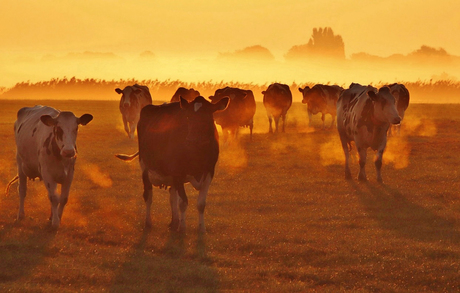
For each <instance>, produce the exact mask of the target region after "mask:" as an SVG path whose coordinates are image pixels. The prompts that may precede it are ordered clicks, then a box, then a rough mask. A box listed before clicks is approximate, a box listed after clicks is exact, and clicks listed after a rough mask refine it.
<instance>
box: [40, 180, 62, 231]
mask: <svg viewBox="0 0 460 293" xmlns="http://www.w3.org/2000/svg"><path fill="white" fill-rule="evenodd" d="M43 182H44V183H45V186H46V189H47V190H48V198H49V200H50V203H51V226H52V227H53V228H54V229H57V228H59V224H60V222H61V219H60V218H59V212H58V207H59V196H58V194H57V193H56V188H57V183H56V182H54V181H53V180H47V179H45V178H43Z"/></svg>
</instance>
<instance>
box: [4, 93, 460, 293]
mask: <svg viewBox="0 0 460 293" xmlns="http://www.w3.org/2000/svg"><path fill="white" fill-rule="evenodd" d="M34 104H47V105H51V106H54V107H57V108H59V109H62V110H71V111H73V112H74V113H75V114H77V115H82V114H84V113H91V114H93V115H94V120H93V121H92V122H91V123H90V124H88V125H87V126H85V127H80V130H79V136H78V151H79V154H78V159H77V165H76V175H75V179H74V182H73V185H72V189H71V194H70V198H69V203H68V205H67V208H66V210H65V211H64V216H63V219H62V225H61V227H60V228H59V230H58V231H57V232H54V231H52V230H51V229H50V228H49V223H48V220H47V218H48V216H49V212H50V206H49V201H48V199H47V195H46V189H45V187H44V186H43V184H42V182H39V181H35V182H29V184H28V188H29V189H28V195H27V198H26V205H25V211H26V218H25V219H24V220H23V221H21V222H16V221H15V218H16V213H17V207H18V196H17V184H15V185H13V188H12V189H11V191H10V193H9V195H8V196H4V195H0V259H1V260H0V290H1V291H2V292H5V291H8V290H11V291H21V292H26V291H33V292H37V291H46V292H53V291H58V290H59V292H66V291H68V292H74V291H80V290H81V291H84V292H91V291H95V292H101V291H111V292H128V291H141V292H148V291H151V292H156V291H159V292H163V291H167V292H182V291H183V292H219V291H235V292H240V291H247V292H258V291H260V292H287V291H291V292H292V291H293V292H295V291H298V292H305V291H310V290H318V291H329V292H337V291H353V292H356V291H362V292H366V291H386V292H388V291H390V292H406V291H411V292H420V291H456V290H458V288H460V277H459V274H458V272H459V270H460V262H459V259H460V221H459V220H460V194H459V185H460V183H459V181H460V180H459V174H458V171H459V165H460V156H459V153H460V143H459V141H460V131H459V129H460V105H429V104H413V105H411V106H410V107H409V109H408V111H407V116H406V119H405V121H404V122H403V128H402V130H401V135H400V136H398V137H392V138H391V139H390V141H389V144H388V150H387V152H386V153H385V154H384V166H383V173H382V174H383V180H384V182H385V184H383V185H381V184H378V183H377V182H376V180H375V170H374V166H373V161H372V154H371V153H369V160H368V164H367V171H368V177H369V182H367V183H359V182H357V180H356V176H357V172H358V162H357V160H356V159H355V160H354V161H353V163H352V166H351V170H352V173H353V176H354V180H353V181H346V180H344V168H343V154H342V151H341V150H340V148H339V139H338V135H337V133H336V130H335V129H333V130H321V129H320V127H321V121H320V119H319V117H318V116H315V120H314V123H313V124H314V128H313V129H308V128H307V126H306V125H307V123H306V119H307V118H306V116H307V115H306V110H305V107H304V105H301V104H299V103H295V104H294V105H293V108H292V109H291V111H290V116H289V117H288V121H287V125H288V127H287V130H286V133H280V134H276V135H269V134H267V131H268V122H267V120H266V117H265V113H264V109H263V105H262V104H261V103H258V105H257V106H258V110H257V113H256V119H255V132H256V133H255V134H254V138H253V141H252V142H249V135H248V130H246V129H244V130H242V131H241V133H240V143H229V144H226V145H224V146H223V147H222V149H221V157H220V161H219V163H218V166H217V169H216V176H215V179H214V181H213V183H212V186H211V189H210V193H209V196H208V201H207V207H206V211H205V220H206V224H207V234H206V235H199V234H198V233H197V232H196V229H197V223H198V216H197V212H196V208H195V203H196V196H197V193H196V192H195V191H194V190H192V188H190V187H188V188H187V192H188V194H189V198H190V200H189V202H190V206H189V209H188V218H187V221H188V222H187V229H188V230H187V233H186V235H179V234H176V233H170V232H169V231H168V227H167V226H168V223H169V221H170V208H169V198H168V196H169V195H168V193H167V192H166V191H165V190H159V189H158V190H154V204H153V211H152V216H153V228H152V230H150V231H144V229H143V221H144V216H145V212H144V203H143V199H142V184H141V178H140V172H139V166H138V163H137V161H136V162H132V163H126V162H122V161H120V160H117V159H116V158H115V157H114V154H116V153H133V152H135V151H136V150H137V144H136V141H135V140H129V139H128V138H127V136H126V134H125V133H124V132H123V130H122V126H121V116H120V114H119V112H118V108H117V102H115V101H113V102H110V101H104V102H98V101H37V102H34V101H32V102H31V101H2V107H1V108H0V139H1V141H2V143H1V146H0V189H1V190H4V187H5V186H6V184H7V182H8V181H9V179H10V178H12V177H13V176H14V175H15V174H16V166H15V144H14V136H13V123H14V121H15V119H16V117H15V116H16V112H17V110H18V109H19V108H20V107H22V106H31V105H34ZM329 119H330V117H329V116H328V117H327V121H326V122H327V125H328V124H329V121H330V120H329Z"/></svg>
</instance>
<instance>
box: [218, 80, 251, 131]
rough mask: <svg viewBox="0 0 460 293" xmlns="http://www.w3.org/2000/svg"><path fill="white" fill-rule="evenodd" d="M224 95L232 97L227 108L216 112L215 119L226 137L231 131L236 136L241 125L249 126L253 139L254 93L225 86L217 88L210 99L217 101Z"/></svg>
mask: <svg viewBox="0 0 460 293" xmlns="http://www.w3.org/2000/svg"><path fill="white" fill-rule="evenodd" d="M224 97H228V98H230V104H229V105H228V107H227V109H226V110H225V111H220V112H216V113H214V120H215V121H216V123H217V124H219V125H220V126H221V127H222V131H223V133H224V139H225V137H226V136H227V135H228V134H229V133H233V134H234V135H235V136H236V135H237V133H238V128H239V127H249V131H250V139H251V140H252V129H253V128H254V120H253V118H254V114H255V113H256V101H255V99H254V94H253V93H252V91H251V90H242V89H239V88H232V87H225V88H223V89H218V90H216V92H215V93H214V96H210V97H209V99H210V100H211V101H212V103H217V102H218V101H220V100H221V99H223V98H224Z"/></svg>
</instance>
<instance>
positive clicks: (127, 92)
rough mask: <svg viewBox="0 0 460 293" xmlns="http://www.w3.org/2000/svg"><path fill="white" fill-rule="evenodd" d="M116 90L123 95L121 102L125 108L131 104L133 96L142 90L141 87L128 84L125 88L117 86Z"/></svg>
mask: <svg viewBox="0 0 460 293" xmlns="http://www.w3.org/2000/svg"><path fill="white" fill-rule="evenodd" d="M115 91H116V92H117V93H118V94H120V95H121V101H120V104H121V105H123V107H124V108H129V107H130V106H131V98H134V97H135V96H136V95H137V94H139V93H140V92H141V90H140V89H135V88H133V87H132V86H127V87H125V88H124V89H123V90H121V89H119V88H117V89H115Z"/></svg>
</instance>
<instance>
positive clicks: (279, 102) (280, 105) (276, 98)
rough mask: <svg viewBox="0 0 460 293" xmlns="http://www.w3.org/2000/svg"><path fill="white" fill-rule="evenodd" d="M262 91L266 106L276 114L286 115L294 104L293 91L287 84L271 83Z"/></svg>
mask: <svg viewBox="0 0 460 293" xmlns="http://www.w3.org/2000/svg"><path fill="white" fill-rule="evenodd" d="M262 93H263V95H264V98H263V103H264V106H265V108H266V109H267V111H269V112H270V113H271V114H272V115H274V116H278V115H285V114H286V112H287V111H288V110H289V108H290V107H291V105H292V93H291V90H290V88H289V86H288V85H286V84H279V83H274V84H271V85H270V86H269V87H268V88H267V90H266V91H264V92H262Z"/></svg>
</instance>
